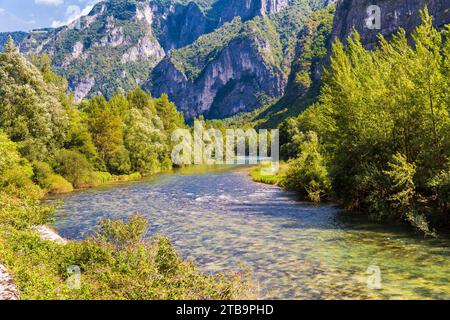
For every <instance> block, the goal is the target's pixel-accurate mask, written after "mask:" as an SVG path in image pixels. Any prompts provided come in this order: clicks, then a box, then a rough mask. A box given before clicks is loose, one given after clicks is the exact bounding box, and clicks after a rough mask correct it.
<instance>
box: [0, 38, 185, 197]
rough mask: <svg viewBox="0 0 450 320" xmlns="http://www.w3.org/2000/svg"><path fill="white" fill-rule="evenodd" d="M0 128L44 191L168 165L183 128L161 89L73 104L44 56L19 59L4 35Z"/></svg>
mask: <svg viewBox="0 0 450 320" xmlns="http://www.w3.org/2000/svg"><path fill="white" fill-rule="evenodd" d="M0 71H1V73H0V130H2V132H4V133H5V134H6V135H7V136H8V137H9V138H10V139H11V140H12V141H13V142H14V143H15V144H16V145H17V148H18V150H19V153H20V154H21V155H22V156H23V157H24V158H26V159H27V160H28V161H29V162H30V163H31V166H32V167H33V172H34V176H33V179H34V181H35V182H36V183H37V184H38V185H39V186H40V187H41V188H43V189H45V190H47V191H48V192H66V191H70V190H72V189H73V188H85V187H91V186H96V185H99V184H102V183H105V182H110V181H116V180H120V181H124V180H134V179H136V178H139V177H140V175H146V174H152V173H155V172H158V171H160V170H164V169H167V168H170V167H171V160H170V152H171V141H170V135H171V133H172V131H173V130H174V129H176V128H179V127H181V128H183V127H184V119H183V115H182V114H181V113H179V112H177V110H176V107H175V105H173V104H172V103H170V101H169V100H168V98H167V96H166V95H163V96H162V97H160V98H158V99H155V98H152V97H151V96H150V95H149V94H148V93H146V92H144V91H142V90H141V89H135V90H133V91H130V92H128V93H127V94H125V93H121V92H119V93H117V94H116V95H114V96H113V97H112V98H111V99H110V100H109V101H107V100H106V99H105V98H104V97H103V96H101V95H98V96H95V97H93V98H92V99H90V100H84V101H82V102H81V103H80V104H76V103H75V102H74V99H73V97H72V96H71V95H67V94H66V92H67V82H66V80H65V79H63V78H61V77H59V76H57V75H56V74H55V73H53V71H52V69H51V61H50V59H49V58H48V57H47V56H45V55H44V56H42V57H37V56H35V57H33V59H32V63H30V62H27V61H26V60H25V58H24V57H22V56H21V54H20V53H19V52H18V50H17V49H16V48H15V46H14V44H13V41H12V40H10V41H8V43H7V44H6V46H5V50H4V52H3V53H1V54H0Z"/></svg>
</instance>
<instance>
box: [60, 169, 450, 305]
mask: <svg viewBox="0 0 450 320" xmlns="http://www.w3.org/2000/svg"><path fill="white" fill-rule="evenodd" d="M58 200H63V201H64V204H63V206H62V208H61V211H60V213H59V214H58V216H57V219H56V222H55V224H54V227H55V228H56V229H57V230H58V231H59V232H60V233H61V235H62V236H64V237H66V238H69V239H81V238H84V237H85V236H86V235H88V234H89V233H91V232H92V231H93V230H94V229H95V228H96V226H97V223H98V222H99V220H101V219H104V218H114V219H117V218H127V217H129V216H130V215H132V214H135V213H141V214H143V215H145V216H146V217H148V219H149V221H150V224H151V230H150V231H149V233H150V234H156V233H157V234H161V235H165V236H168V237H169V238H170V239H171V240H172V241H173V243H174V245H175V246H176V248H177V250H178V251H179V252H180V254H181V255H182V256H183V257H184V258H186V259H191V260H193V261H194V262H195V263H196V264H197V265H198V266H199V267H201V268H202V270H204V271H205V272H220V271H227V270H249V271H250V272H251V274H252V277H253V279H254V281H255V283H256V284H257V286H258V291H259V296H260V297H261V298H268V299H450V285H449V280H450V239H449V238H448V237H446V236H441V237H440V238H439V239H425V238H424V237H423V236H421V235H418V234H415V233H413V232H412V231H411V230H410V229H409V228H407V227H405V226H404V225H390V226H386V225H378V224H374V223H371V222H368V221H367V220H365V219H364V218H361V217H355V216H354V215H349V214H346V213H343V212H341V210H339V209H338V208H336V207H334V206H333V205H328V204H325V205H320V206H314V205H310V204H307V203H302V202H299V201H297V200H296V199H295V197H293V196H292V195H291V194H288V193H286V192H283V191H282V190H280V189H279V188H277V187H273V186H267V185H262V184H258V183H254V182H252V181H251V180H250V179H249V177H248V175H247V174H246V173H245V172H243V171H242V170H235V169H221V170H219V169H210V170H206V169H204V168H203V169H200V168H197V169H196V170H192V169H190V170H185V171H180V172H177V173H173V174H163V175H158V176H155V177H152V178H148V179H145V180H142V181H139V182H135V183H128V184H122V185H114V186H106V187H101V188H97V189H91V190H86V191H82V192H76V193H73V194H69V195H65V196H61V197H58ZM377 270H379V273H378V272H377ZM374 281H375V282H374ZM373 284H376V285H375V286H374V285H373Z"/></svg>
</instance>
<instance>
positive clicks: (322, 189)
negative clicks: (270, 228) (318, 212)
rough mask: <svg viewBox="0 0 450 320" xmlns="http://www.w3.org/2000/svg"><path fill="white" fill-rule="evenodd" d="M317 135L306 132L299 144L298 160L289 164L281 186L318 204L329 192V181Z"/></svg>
mask: <svg viewBox="0 0 450 320" xmlns="http://www.w3.org/2000/svg"><path fill="white" fill-rule="evenodd" d="M319 149H320V145H319V139H318V138H317V134H316V133H315V132H313V131H310V132H308V133H307V134H306V135H305V136H304V137H303V139H302V142H301V143H300V153H299V155H298V158H296V159H295V160H293V161H291V162H290V163H289V166H288V169H287V171H286V178H285V180H284V181H283V186H284V187H285V188H286V189H288V190H292V191H296V192H297V193H298V194H299V195H300V196H302V197H304V198H307V199H309V200H311V201H313V202H320V200H321V198H322V197H323V196H324V195H325V194H326V193H327V192H328V191H329V188H330V180H329V177H328V171H327V168H326V166H325V163H324V160H323V158H322V155H321V154H320V151H319Z"/></svg>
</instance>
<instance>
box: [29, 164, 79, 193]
mask: <svg viewBox="0 0 450 320" xmlns="http://www.w3.org/2000/svg"><path fill="white" fill-rule="evenodd" d="M33 172H34V175H33V180H34V182H35V183H36V184H37V185H38V186H39V187H41V188H42V189H43V190H45V191H46V192H47V193H52V194H59V193H67V192H71V191H73V186H72V184H71V183H70V182H69V181H67V180H66V179H64V178H63V177H61V176H60V175H57V174H55V173H54V172H53V170H52V167H51V166H50V165H49V164H48V163H46V162H39V161H35V162H33Z"/></svg>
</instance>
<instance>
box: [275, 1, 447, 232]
mask: <svg viewBox="0 0 450 320" xmlns="http://www.w3.org/2000/svg"><path fill="white" fill-rule="evenodd" d="M422 16H423V23H422V25H421V26H419V27H418V28H417V29H416V31H415V32H414V34H412V35H411V36H412V37H411V38H412V42H411V41H409V40H408V36H409V35H407V34H406V33H405V32H404V31H399V33H397V35H395V36H394V37H393V39H392V40H390V41H388V40H385V39H383V38H382V37H380V40H379V41H380V42H379V46H378V48H377V49H375V50H373V51H369V50H366V49H365V48H364V47H363V45H362V44H361V41H360V38H359V35H358V34H357V33H356V32H355V33H353V36H352V37H351V38H350V39H348V45H347V46H344V45H343V44H341V43H340V42H339V41H338V42H336V43H335V44H334V45H333V54H332V57H331V65H330V67H329V70H328V72H326V73H325V75H324V77H323V80H324V85H323V87H322V90H321V95H320V98H319V102H318V103H316V104H314V105H312V106H310V107H309V108H308V109H307V110H306V111H305V112H303V113H302V114H300V115H299V116H298V117H297V118H291V119H288V120H287V121H285V122H284V123H283V124H282V125H281V127H280V139H281V140H282V141H285V142H286V143H284V145H283V146H282V148H281V152H282V153H283V154H284V156H285V157H286V158H290V159H291V160H290V161H289V165H288V168H287V170H286V171H285V178H284V179H283V181H282V185H284V186H285V187H286V188H287V189H290V190H295V191H297V192H298V193H299V194H300V195H302V196H303V197H305V198H308V199H311V200H314V201H320V199H324V198H328V199H333V200H334V201H337V202H339V203H340V204H342V205H343V206H344V207H345V208H347V209H350V210H353V211H357V212H364V213H367V214H368V215H370V216H371V217H372V218H374V219H376V220H381V221H385V220H399V219H401V220H405V221H407V222H408V223H410V224H411V225H413V226H414V227H415V228H417V229H419V230H420V231H421V232H423V233H424V234H427V235H434V234H435V231H434V228H448V227H449V226H450V211H449V208H450V192H449V190H450V188H449V186H450V162H449V159H450V151H449V150H450V148H449V147H450V135H449V133H450V105H449V101H450V100H449V97H450V86H449V84H450V42H449V41H448V39H449V36H450V31H449V30H450V28H449V27H447V28H446V29H445V30H443V31H438V30H436V29H435V28H433V26H432V17H430V16H429V14H428V12H427V10H426V9H425V10H424V12H423V13H422Z"/></svg>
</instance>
